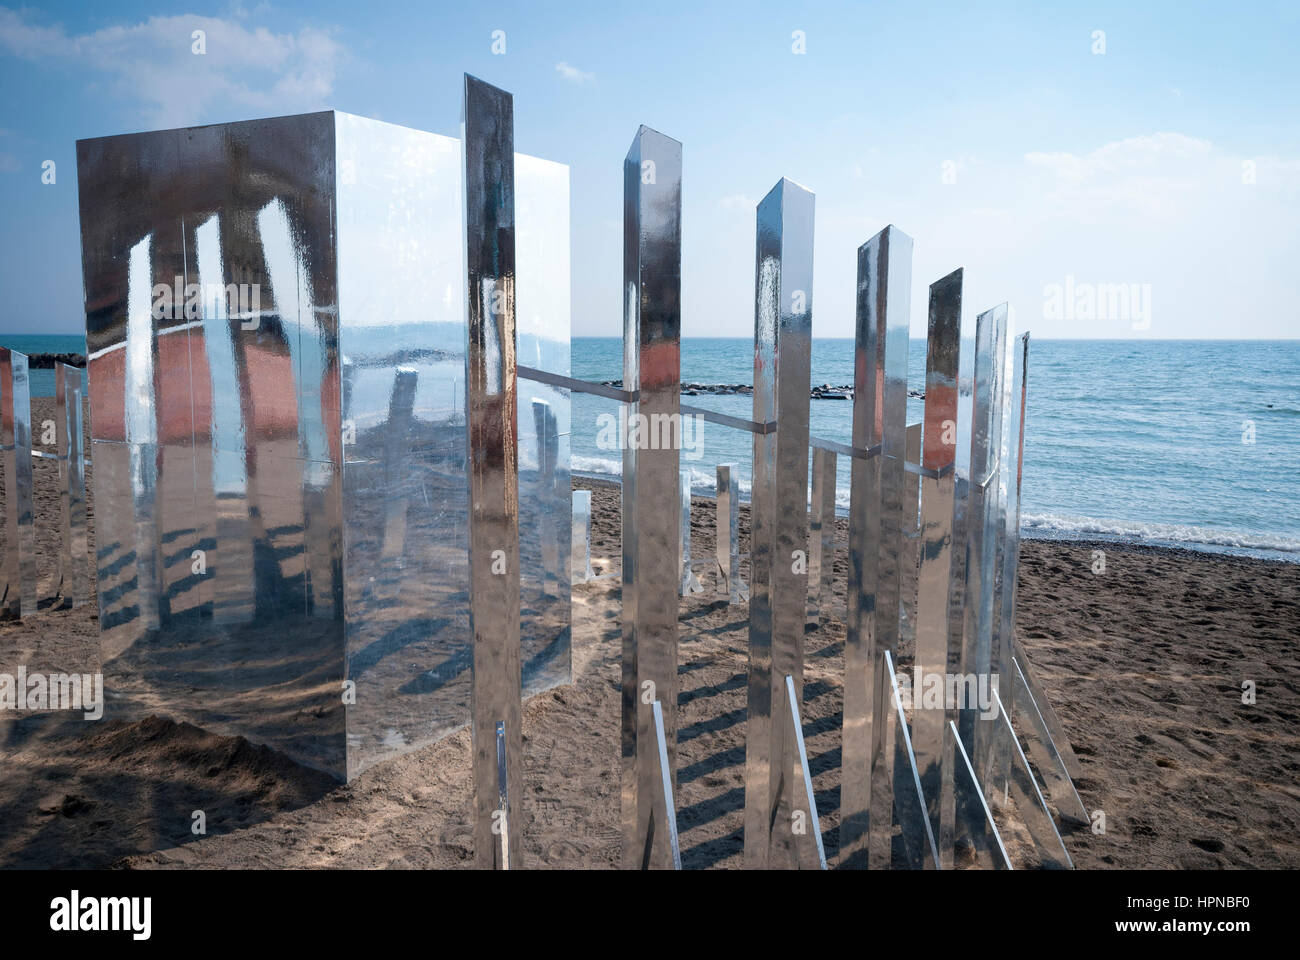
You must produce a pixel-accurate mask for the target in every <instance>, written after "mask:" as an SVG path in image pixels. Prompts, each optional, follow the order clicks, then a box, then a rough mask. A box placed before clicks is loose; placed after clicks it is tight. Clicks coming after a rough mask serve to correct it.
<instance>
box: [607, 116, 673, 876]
mask: <svg viewBox="0 0 1300 960" xmlns="http://www.w3.org/2000/svg"><path fill="white" fill-rule="evenodd" d="M681 265H682V145H681V144H680V143H678V142H677V141H676V140H673V139H672V138H671V137H666V136H664V135H663V134H661V133H659V132H657V131H655V130H651V129H650V128H649V127H645V126H643V127H641V128H640V129H639V130H638V131H637V134H636V136H635V138H633V140H632V146H631V149H629V151H628V154H627V158H626V159H625V160H624V162H623V387H624V389H626V390H628V391H635V393H636V397H637V399H636V400H634V401H632V402H630V403H626V404H624V406H623V416H624V417H625V418H626V420H625V425H626V426H627V428H628V429H627V430H625V432H624V435H625V436H626V437H627V441H626V443H625V445H624V449H623V594H622V599H623V651H622V741H621V747H622V825H623V866H624V867H626V868H632V869H635V868H640V867H644V866H647V865H648V866H652V867H660V868H667V867H670V866H671V865H672V851H671V850H670V848H669V845H668V843H666V842H665V841H664V833H663V831H659V832H658V836H657V837H656V836H655V834H654V833H652V831H651V829H650V827H651V818H652V815H653V808H654V803H655V796H656V793H657V792H658V791H659V789H660V788H659V785H658V783H657V781H656V776H657V774H656V771H657V769H658V768H659V762H658V760H657V758H656V756H655V753H656V749H657V748H656V742H655V730H654V728H653V723H654V717H653V711H652V709H651V707H652V704H653V703H654V702H655V701H656V700H657V701H659V702H660V703H661V704H662V712H663V728H664V743H665V751H666V753H667V767H668V770H669V773H670V776H671V778H672V782H673V784H674V785H675V784H676V778H677V772H676V771H677V690H678V681H677V605H678V595H679V587H680V585H681V556H680V551H681V545H680V542H679V541H680V537H681V530H680V522H681V501H680V497H681V489H680V477H679V473H678V471H679V469H680V449H679V446H680V439H681V438H680V435H679V431H680V412H679V402H680V401H679V395H680V391H681ZM643 425H645V427H646V428H643ZM650 425H653V433H654V436H653V440H654V442H650V441H651V439H652V438H651V437H650V436H648V434H649V433H651V429H649V427H650ZM661 425H667V429H668V430H670V431H673V430H674V427H675V428H676V431H677V435H670V436H668V437H667V438H665V437H664V436H663V435H662V432H661V430H662V427H661ZM665 441H666V442H665Z"/></svg>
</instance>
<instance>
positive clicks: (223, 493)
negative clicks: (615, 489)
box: [78, 112, 571, 777]
mask: <svg viewBox="0 0 1300 960" xmlns="http://www.w3.org/2000/svg"><path fill="white" fill-rule="evenodd" d="M78 158H79V178H80V189H79V196H80V201H81V205H82V224H83V273H84V286H85V290H86V306H87V341H88V347H89V354H90V359H89V378H88V380H89V384H88V391H89V395H90V398H91V435H92V438H93V442H92V447H93V452H94V462H95V472H94V482H95V494H96V508H97V509H96V516H95V524H96V531H95V532H96V546H97V557H96V563H97V566H98V572H99V581H98V582H99V602H100V614H101V615H100V624H101V630H102V635H101V636H102V641H103V644H102V646H103V653H104V659H105V664H106V673H108V674H109V675H110V677H109V684H108V685H109V687H110V688H111V689H113V690H115V691H117V692H118V693H120V694H121V696H120V698H119V699H117V700H115V701H114V702H113V703H112V704H110V710H111V711H116V713H115V715H118V716H138V715H144V714H145V713H146V712H149V713H158V714H161V715H165V716H172V717H175V718H177V719H185V720H189V721H190V722H192V723H195V724H197V725H199V726H202V727H204V728H206V729H210V730H212V731H213V732H218V733H230V734H242V735H244V736H247V737H248V738H249V739H251V740H253V741H254V742H257V743H262V744H267V745H270V746H273V747H275V748H277V749H280V750H282V751H284V752H285V753H287V754H289V755H290V756H292V757H293V758H294V759H296V760H298V761H300V762H303V763H306V764H308V765H311V766H315V767H318V768H321V769H324V770H327V771H329V772H330V773H332V774H334V775H336V776H338V777H355V776H356V775H357V774H358V773H360V772H361V771H362V770H364V769H365V768H366V767H367V766H369V765H371V764H373V763H375V762H377V761H379V760H382V759H384V758H386V757H390V756H394V755H397V754H400V753H403V752H406V751H409V750H412V749H416V748H418V747H420V746H422V745H423V744H426V743H428V742H430V741H432V740H434V739H437V738H439V737H441V736H445V735H446V734H448V733H450V732H451V731H453V730H456V729H458V728H460V727H462V726H464V725H465V724H467V723H468V722H469V720H470V709H471V707H470V699H471V691H470V687H471V683H470V675H471V666H472V644H471V635H470V623H469V560H468V527H469V521H468V517H469V505H468V497H467V467H466V461H467V457H466V451H467V446H466V443H467V424H466V403H465V399H466V350H465V344H466V336H467V334H466V318H465V312H466V305H465V301H464V298H465V273H464V271H465V250H464V238H463V235H462V217H463V209H462V207H463V198H462V185H463V173H462V170H461V159H460V145H459V142H458V141H457V140H456V139H455V138H451V137H444V136H437V135H435V134H430V133H423V132H420V131H416V130H410V129H406V128H403V127H398V126H394V125H392V124H386V123H380V122H377V121H372V120H366V119H364V118H360V117H353V116H350V115H347V114H342V113H334V112H324V113H318V114H308V115H303V116H295V117H281V118H276V119H272V120H259V121H250V122H246V123H233V124H221V125H217V126H211V127H199V128H192V129H187V130H174V131H162V132H156V133H147V134H135V135H130V136H125V137H109V138H104V139H99V140H88V141H82V142H81V143H79V144H78ZM514 160H515V162H514V169H515V174H516V208H517V231H516V242H517V247H518V259H519V263H518V269H517V274H516V276H517V285H518V287H519V291H520V307H519V315H518V318H517V337H518V344H519V350H520V351H521V356H526V357H527V359H528V360H529V362H530V363H531V364H532V365H534V366H536V367H538V368H540V369H543V370H546V371H552V372H554V373H556V374H561V375H567V374H568V372H569V272H570V271H569V259H568V256H569V254H568V229H569V226H568V225H569V220H568V216H569V213H568V207H569V202H568V199H569V195H568V174H567V168H565V167H563V166H561V165H559V164H552V163H549V162H547V161H542V160H537V159H535V158H529V157H524V156H519V155H517V156H515V158H514ZM176 277H180V283H181V291H182V294H181V296H179V297H176V296H171V297H168V298H166V300H165V302H164V304H163V305H164V306H165V307H168V308H171V307H172V306H174V304H175V303H179V305H180V310H179V312H176V311H174V310H172V309H164V310H160V311H157V312H158V313H159V316H157V317H155V316H154V313H155V309H154V308H155V307H156V306H158V303H157V301H158V297H157V296H156V294H157V292H158V290H160V289H174V287H175V284H176V279H175V278H176ZM191 285H192V286H194V287H195V288H196V293H195V294H194V295H193V297H192V298H191V297H190V296H189V295H187V294H186V293H185V289H186V288H187V287H189V286H191ZM191 302H192V304H193V309H192V310H191V309H189V304H190V303H191ZM524 399H525V400H526V401H527V403H528V405H529V407H528V409H532V410H538V409H541V413H542V415H541V418H540V421H534V422H533V424H530V429H527V430H523V431H519V433H518V436H517V444H518V454H517V455H518V462H519V463H520V476H519V481H520V483H519V498H518V515H519V522H520V535H521V541H522V542H521V545H520V563H519V568H520V569H517V570H516V573H515V576H517V577H518V578H519V581H520V591H521V596H522V597H523V598H524V601H525V602H524V605H523V612H522V616H521V620H522V623H521V624H520V633H521V648H522V652H521V658H522V662H523V667H522V670H523V687H524V690H525V691H535V690H538V689H544V688H546V687H548V686H552V685H554V684H555V683H562V682H567V680H568V679H569V677H570V673H571V671H570V660H569V652H570V643H569V598H568V583H567V577H559V576H558V574H557V571H559V570H563V569H565V568H566V567H567V563H568V551H569V545H570V538H569V532H568V529H567V527H568V511H569V510H570V490H569V477H568V450H569V446H568V435H569V406H568V391H567V389H563V388H555V387H552V386H549V385H531V384H530V386H529V388H528V390H527V392H526V394H525V396H524ZM535 402H537V403H540V404H542V405H543V406H542V407H540V408H539V407H538V406H537V405H536V404H535ZM534 416H535V414H534ZM538 424H540V430H539V429H537V426H538ZM539 452H540V456H539ZM252 663H256V664H259V667H258V669H251V668H250V667H249V666H248V664H252ZM345 681H346V684H347V686H344V683H345Z"/></svg>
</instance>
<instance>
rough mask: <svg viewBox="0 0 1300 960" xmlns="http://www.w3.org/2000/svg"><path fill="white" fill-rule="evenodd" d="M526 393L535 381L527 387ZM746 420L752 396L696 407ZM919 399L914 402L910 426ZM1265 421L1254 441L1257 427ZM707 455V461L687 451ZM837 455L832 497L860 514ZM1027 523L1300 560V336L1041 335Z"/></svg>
mask: <svg viewBox="0 0 1300 960" xmlns="http://www.w3.org/2000/svg"><path fill="white" fill-rule="evenodd" d="M0 345H2V346H7V347H12V348H13V349H15V350H21V351H23V352H24V353H29V354H30V353H56V352H76V353H85V350H86V344H85V338H84V337H78V336H42V335H27V336H17V335H0ZM753 362H754V361H753V345H752V342H751V341H750V340H748V339H718V338H690V339H686V340H683V341H682V379H683V380H686V381H696V382H700V383H746V384H748V383H752V382H753ZM622 368H623V348H622V341H621V340H620V339H618V338H616V337H577V338H575V339H574V340H573V353H572V372H573V376H575V377H580V378H582V379H584V380H597V381H599V380H616V379H619V378H621V377H622V375H623V369H622ZM924 377H925V344H924V343H923V342H922V341H920V340H914V341H912V344H911V353H910V357H909V374H908V381H909V386H910V387H911V388H912V389H916V390H919V389H921V388H922V387H923V386H924ZM812 382H813V383H814V384H822V383H830V384H832V385H837V386H838V385H841V384H848V383H852V382H853V343H852V341H851V340H833V339H824V340H814V341H813V356H812ZM521 389H525V390H526V381H524V382H521ZM53 393H54V372H53V371H52V370H33V371H32V395H33V396H52V395H53ZM687 402H689V403H691V404H694V405H695V406H699V407H706V408H709V409H713V410H718V411H720V412H723V413H729V414H732V415H734V416H740V417H745V418H748V417H749V416H750V415H751V413H752V400H751V398H750V397H748V396H713V395H707V394H701V395H700V396H696V397H690V398H688V401H687ZM921 410H922V401H921V400H919V399H916V398H911V399H909V400H908V422H915V421H917V420H919V419H920V418H921ZM617 411H618V404H616V403H615V402H613V401H611V400H605V399H603V398H600V397H593V396H591V395H588V394H574V396H573V411H572V414H573V421H572V436H571V451H572V463H573V469H574V471H575V472H578V473H584V474H588V475H593V476H615V477H616V476H617V475H618V473H619V472H620V470H621V467H622V459H621V456H620V454H619V452H618V450H617V449H614V450H608V449H601V446H600V445H599V444H598V439H600V437H601V426H602V424H601V422H600V421H599V419H598V418H599V417H600V415H601V414H617ZM1252 425H1253V435H1254V442H1253V443H1245V442H1243V439H1249V438H1250V430H1249V427H1250V426H1252ZM810 428H811V430H812V432H813V433H814V434H815V435H817V436H822V437H826V438H828V439H831V440H839V441H841V442H844V443H847V442H849V440H850V439H851V435H852V404H851V402H850V401H847V400H813V401H812V402H811V413H810ZM699 441H700V442H699V444H698V449H696V450H689V451H685V452H684V457H683V461H682V462H683V464H684V465H685V466H689V467H690V468H691V471H692V488H693V489H694V490H695V491H696V492H698V493H701V494H711V493H712V492H713V486H714V476H715V473H714V469H715V466H716V465H717V464H718V463H727V462H732V463H735V464H736V472H737V473H738V475H739V479H740V486H741V491H742V494H745V495H747V494H748V490H749V466H750V458H751V456H752V436H751V435H750V434H748V433H742V432H740V431H737V430H731V429H728V428H726V427H721V426H718V425H716V424H712V423H705V424H704V426H703V433H702V435H701V436H700V437H699ZM695 454H698V458H697V459H691V456H692V455H695ZM844 460H845V458H843V457H841V458H840V461H841V463H840V470H839V476H838V478H837V484H836V487H837V489H836V499H837V503H838V504H839V506H840V508H841V509H847V507H848V502H849V500H848V494H849V491H848V479H849V468H848V465H847V464H846V463H844V462H843V461H844ZM1024 469H1025V473H1024V488H1023V491H1024V503H1023V506H1022V513H1021V521H1022V527H1023V531H1024V533H1025V534H1026V535H1027V536H1031V537H1050V538H1065V539H1070V538H1086V539H1099V540H1108V539H1121V540H1138V541H1144V542H1150V543H1156V544H1163V545H1174V546H1181V547H1186V548H1190V549H1199V550H1210V551H1224V552H1231V553H1244V554H1247V555H1252V556H1266V557H1271V558H1275V559H1286V560H1292V561H1297V562H1300V340H1285V341H1259V340H1248V341H1222V340H1217V341H1132V340H1127V341H1105V340H1033V339H1031V340H1030V347H1029V400H1028V408H1027V411H1026V415H1025V465H1024Z"/></svg>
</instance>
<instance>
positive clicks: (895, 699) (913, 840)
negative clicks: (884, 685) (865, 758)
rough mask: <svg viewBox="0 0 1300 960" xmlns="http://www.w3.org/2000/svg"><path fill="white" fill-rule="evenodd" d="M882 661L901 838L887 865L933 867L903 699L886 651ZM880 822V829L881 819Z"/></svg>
mask: <svg viewBox="0 0 1300 960" xmlns="http://www.w3.org/2000/svg"><path fill="white" fill-rule="evenodd" d="M882 660H883V662H884V667H885V670H884V672H885V674H886V678H887V680H888V683H889V686H888V691H889V693H888V696H889V711H888V713H887V714H886V722H885V729H886V730H887V731H891V732H892V733H893V738H892V742H893V744H894V761H893V763H894V772H893V785H894V796H893V802H894V816H895V817H896V818H897V820H898V826H899V834H900V839H901V841H902V844H901V846H902V849H901V850H900V851H899V853H900V854H901V856H897V857H894V858H893V861H892V863H891V865H895V866H902V867H906V868H907V869H910V870H937V869H939V850H938V847H937V846H936V845H935V840H934V831H933V830H931V828H930V818H929V817H928V816H927V815H926V812H925V811H926V807H927V803H926V799H925V790H924V788H923V787H922V786H921V774H920V772H919V771H918V769H917V766H916V754H915V752H914V751H913V749H912V737H911V733H910V732H909V730H908V726H907V714H905V713H904V712H903V702H902V698H901V697H900V696H899V691H898V675H897V673H896V672H895V670H894V657H893V654H891V653H890V652H889V651H888V650H886V651H885V653H884V655H883V657H882ZM880 823H881V827H882V829H883V826H884V824H883V821H881V822H880ZM880 865H881V866H884V865H885V864H884V863H881V864H880Z"/></svg>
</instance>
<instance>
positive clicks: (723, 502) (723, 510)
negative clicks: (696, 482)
mask: <svg viewBox="0 0 1300 960" xmlns="http://www.w3.org/2000/svg"><path fill="white" fill-rule="evenodd" d="M735 466H736V465H735V464H734V463H720V464H718V484H717V493H718V496H717V500H716V504H717V510H718V514H717V536H716V538H715V540H714V543H715V546H716V550H717V559H718V587H717V595H718V596H719V597H726V598H727V602H728V603H740V602H741V601H742V600H748V599H749V590H748V588H747V587H746V586H745V584H744V582H743V581H742V580H741V579H740V492H739V491H738V490H737V489H736V480H735Z"/></svg>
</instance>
